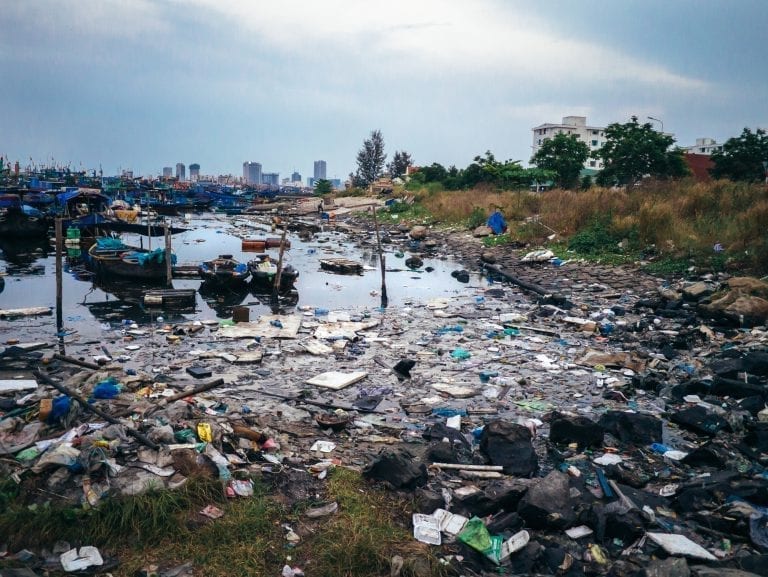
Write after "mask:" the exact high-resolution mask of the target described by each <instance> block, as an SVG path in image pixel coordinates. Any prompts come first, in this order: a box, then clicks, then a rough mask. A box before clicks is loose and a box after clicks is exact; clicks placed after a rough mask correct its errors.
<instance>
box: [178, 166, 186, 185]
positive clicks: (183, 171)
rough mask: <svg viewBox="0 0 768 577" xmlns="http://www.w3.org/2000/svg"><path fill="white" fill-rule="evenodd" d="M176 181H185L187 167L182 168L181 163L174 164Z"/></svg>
mask: <svg viewBox="0 0 768 577" xmlns="http://www.w3.org/2000/svg"><path fill="white" fill-rule="evenodd" d="M176 179H177V180H178V181H179V182H182V181H185V180H187V167H186V166H184V163H183V162H177V163H176Z"/></svg>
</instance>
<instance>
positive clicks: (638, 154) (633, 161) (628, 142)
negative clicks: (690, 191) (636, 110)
mask: <svg viewBox="0 0 768 577" xmlns="http://www.w3.org/2000/svg"><path fill="white" fill-rule="evenodd" d="M605 138H606V140H605V144H603V146H602V148H600V149H599V150H596V151H594V152H593V153H592V155H593V156H594V157H595V158H601V159H602V160H603V169H602V170H601V171H600V172H599V174H598V175H597V183H598V184H600V185H602V186H609V185H614V184H618V185H627V184H634V183H636V182H639V181H640V180H641V179H642V178H644V177H646V176H650V177H652V178H660V179H665V178H675V177H679V176H685V175H686V174H688V172H689V171H688V168H687V166H686V164H685V161H684V160H683V152H682V151H681V150H679V149H675V150H670V147H671V146H672V145H673V144H674V142H675V139H674V138H673V137H671V136H668V135H666V134H663V133H661V132H657V131H656V130H654V129H653V127H652V126H651V124H650V123H648V122H646V123H645V124H640V123H639V122H638V121H637V116H633V117H632V119H631V121H630V122H627V123H625V124H619V123H613V124H610V125H608V127H607V128H606V129H605Z"/></svg>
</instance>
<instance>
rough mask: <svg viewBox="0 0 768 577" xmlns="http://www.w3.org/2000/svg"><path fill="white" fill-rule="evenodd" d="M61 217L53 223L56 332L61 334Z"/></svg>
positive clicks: (62, 320) (62, 322) (62, 241)
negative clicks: (54, 232)
mask: <svg viewBox="0 0 768 577" xmlns="http://www.w3.org/2000/svg"><path fill="white" fill-rule="evenodd" d="M62 227H63V224H62V221H61V217H60V216H57V217H56V221H55V223H54V229H55V231H56V332H57V333H61V332H62V331H63V330H64V312H63V310H62V293H63V291H62V276H61V263H62V258H61V256H62V255H61V253H62V252H63V249H64V238H63V236H64V235H63V232H62Z"/></svg>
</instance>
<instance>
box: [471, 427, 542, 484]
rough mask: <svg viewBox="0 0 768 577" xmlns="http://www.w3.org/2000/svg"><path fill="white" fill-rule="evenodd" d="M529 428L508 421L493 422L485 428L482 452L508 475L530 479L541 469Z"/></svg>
mask: <svg viewBox="0 0 768 577" xmlns="http://www.w3.org/2000/svg"><path fill="white" fill-rule="evenodd" d="M531 440H532V435H531V431H530V430H528V428H527V427H524V426H522V425H518V424H517V423H510V422H508V421H502V420H497V421H491V422H490V423H488V424H487V425H486V426H485V427H484V428H483V433H482V436H481V437H480V450H481V451H482V452H483V454H485V455H486V456H487V457H488V458H489V459H490V461H491V464H493V465H500V466H502V467H504V472H505V473H506V474H507V475H515V476H516V477H530V476H531V475H533V474H534V473H535V472H536V471H537V470H538V468H539V459H538V457H537V455H536V450H535V449H534V448H533V444H532V442H531Z"/></svg>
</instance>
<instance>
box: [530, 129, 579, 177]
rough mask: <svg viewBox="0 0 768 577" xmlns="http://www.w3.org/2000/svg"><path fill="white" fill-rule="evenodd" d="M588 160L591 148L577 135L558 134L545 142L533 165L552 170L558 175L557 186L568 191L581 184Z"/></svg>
mask: <svg viewBox="0 0 768 577" xmlns="http://www.w3.org/2000/svg"><path fill="white" fill-rule="evenodd" d="M587 158H589V146H587V143H586V142H582V141H581V140H579V139H577V138H576V135H575V134H557V135H555V137H554V138H548V139H546V140H545V141H544V143H543V144H542V145H541V148H539V150H538V151H537V152H536V154H535V155H534V156H533V158H531V163H532V164H535V165H536V166H537V167H538V168H541V169H545V170H551V171H552V172H553V173H555V175H556V177H555V182H556V184H557V186H559V187H560V188H566V189H568V188H575V187H576V185H577V184H578V183H579V174H580V173H581V169H582V167H583V166H584V162H586V160H587ZM587 188H589V187H587Z"/></svg>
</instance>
